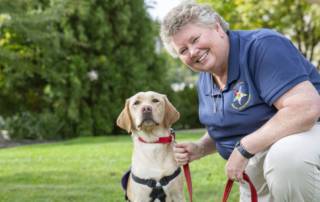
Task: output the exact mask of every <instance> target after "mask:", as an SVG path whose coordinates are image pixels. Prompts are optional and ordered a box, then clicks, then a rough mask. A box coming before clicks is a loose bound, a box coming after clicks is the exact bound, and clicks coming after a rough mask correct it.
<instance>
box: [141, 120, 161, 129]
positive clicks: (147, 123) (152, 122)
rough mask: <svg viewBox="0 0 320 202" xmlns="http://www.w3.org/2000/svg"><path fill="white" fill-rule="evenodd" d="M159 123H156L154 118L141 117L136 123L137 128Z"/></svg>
mask: <svg viewBox="0 0 320 202" xmlns="http://www.w3.org/2000/svg"><path fill="white" fill-rule="evenodd" d="M158 125H159V123H157V122H156V121H155V120H153V119H152V118H151V119H143V120H142V121H141V123H140V124H139V125H138V127H139V128H141V127H150V126H158Z"/></svg>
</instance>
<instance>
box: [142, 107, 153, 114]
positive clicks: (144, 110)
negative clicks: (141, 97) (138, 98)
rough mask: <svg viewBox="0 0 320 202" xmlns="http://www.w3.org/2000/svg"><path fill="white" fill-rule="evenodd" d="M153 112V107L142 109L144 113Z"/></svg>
mask: <svg viewBox="0 0 320 202" xmlns="http://www.w3.org/2000/svg"><path fill="white" fill-rule="evenodd" d="M147 112H152V108H151V106H144V107H142V113H147Z"/></svg>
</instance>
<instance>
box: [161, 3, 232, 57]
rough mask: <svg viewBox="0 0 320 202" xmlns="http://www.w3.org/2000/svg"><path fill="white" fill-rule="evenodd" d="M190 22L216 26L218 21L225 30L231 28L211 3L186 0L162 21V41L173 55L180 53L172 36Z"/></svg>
mask: <svg viewBox="0 0 320 202" xmlns="http://www.w3.org/2000/svg"><path fill="white" fill-rule="evenodd" d="M189 23H193V24H198V25H204V26H207V27H214V26H215V25H216V23H219V24H220V25H221V27H222V29H223V30H224V31H225V32H226V31H227V30H228V29H229V24H228V23H227V22H226V21H225V20H224V19H223V18H222V17H221V16H220V15H219V14H218V13H217V12H215V11H214V10H213V9H212V8H211V7H210V6H209V5H204V4H197V3H195V2H193V1H184V2H182V3H180V4H179V5H178V6H176V7H174V8H173V9H171V10H170V11H169V12H168V13H167V14H166V16H165V17H164V19H163V21H162V23H161V29H160V36H161V39H162V42H163V44H164V47H165V48H166V50H167V51H168V52H169V53H170V55H172V56H173V57H177V56H178V54H177V52H176V51H175V50H174V48H173V47H172V45H171V40H172V36H173V35H175V34H176V33H177V32H178V31H179V30H180V29H181V28H182V27H183V26H185V25H187V24H189Z"/></svg>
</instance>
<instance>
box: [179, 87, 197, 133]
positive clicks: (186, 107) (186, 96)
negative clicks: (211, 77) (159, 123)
mask: <svg viewBox="0 0 320 202" xmlns="http://www.w3.org/2000/svg"><path fill="white" fill-rule="evenodd" d="M173 102H174V105H175V106H176V108H177V110H178V111H179V112H180V120H179V121H178V122H177V124H176V125H175V128H176V129H189V128H201V127H203V126H202V125H201V123H200V121H199V116H198V106H199V105H198V95H197V90H196V88H193V87H185V88H184V89H183V90H181V91H178V92H176V93H175V95H174V97H173Z"/></svg>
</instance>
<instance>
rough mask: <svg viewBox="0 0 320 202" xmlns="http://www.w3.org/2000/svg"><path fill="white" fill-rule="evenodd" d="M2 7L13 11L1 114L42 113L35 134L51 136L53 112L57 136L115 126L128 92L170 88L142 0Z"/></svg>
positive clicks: (0, 72) (7, 24)
mask: <svg viewBox="0 0 320 202" xmlns="http://www.w3.org/2000/svg"><path fill="white" fill-rule="evenodd" d="M0 8H3V9H2V10H1V12H0V13H2V16H9V18H10V20H3V21H4V22H3V23H2V24H1V25H2V26H1V27H0V31H1V33H4V34H3V35H2V36H7V37H3V38H2V39H3V40H4V41H5V43H2V44H1V43H0V46H1V48H2V50H1V52H0V55H1V61H0V68H1V69H0V95H1V98H2V99H1V101H0V106H1V111H0V114H3V115H5V116H6V117H9V122H10V118H11V120H13V118H12V117H15V119H14V120H15V121H16V122H19V121H17V120H16V119H19V117H29V118H24V119H23V120H31V119H32V120H39V122H40V123H39V124H40V125H39V127H38V128H39V130H38V131H34V132H33V131H32V133H35V135H34V136H33V137H40V136H41V137H43V136H46V135H45V134H41V133H44V132H43V131H48V130H42V129H45V128H46V127H47V126H48V125H50V123H48V122H50V120H56V122H57V123H59V124H57V128H56V129H55V130H54V131H55V134H54V133H53V134H51V135H52V136H56V135H57V134H56V133H58V136H60V137H64V138H68V137H73V136H78V135H101V134H110V133H113V132H116V131H117V128H116V127H115V120H116V118H117V115H118V114H119V113H120V110H121V109H122V107H123V104H124V101H125V99H126V98H127V97H129V96H131V95H133V94H134V93H136V92H137V91H142V90H151V89H152V90H156V91H160V92H167V91H168V90H169V89H170V88H169V84H168V83H167V82H166V76H165V74H166V63H165V60H164V57H163V55H162V54H158V53H156V52H155V40H156V35H157V30H156V27H155V26H154V24H153V22H152V20H151V19H150V17H149V16H148V14H147V13H146V10H145V8H144V1H143V0H119V1H113V0H95V1H86V0H81V1H77V4H75V3H74V1H72V0H65V1H63V0H51V1H50V0H43V1H40V0H39V1H36V0H31V1H7V0H6V1H1V2H0ZM39 22H43V23H39ZM44 30H45V31H46V32H43V31H44ZM29 36H30V37H29ZM34 38H35V39H34ZM17 64H19V71H17ZM20 64H21V66H20ZM24 66H26V67H25V68H24ZM22 67H23V68H22ZM12 103H14V104H15V106H14V107H12ZM3 106H6V109H5V110H4V108H3ZM26 113H27V115H26ZM19 114H24V115H23V116H22V115H19ZM31 117H33V118H31ZM48 117H49V118H48ZM46 120H47V121H46ZM11 122H12V121H11ZM19 123H24V122H22V121H20V122H19ZM34 123H35V121H32V122H30V124H34ZM20 128H30V127H20ZM28 131H29V133H30V130H28ZM28 131H27V133H28ZM21 133H23V132H21ZM36 133H37V134H36ZM39 133H40V135H39Z"/></svg>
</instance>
